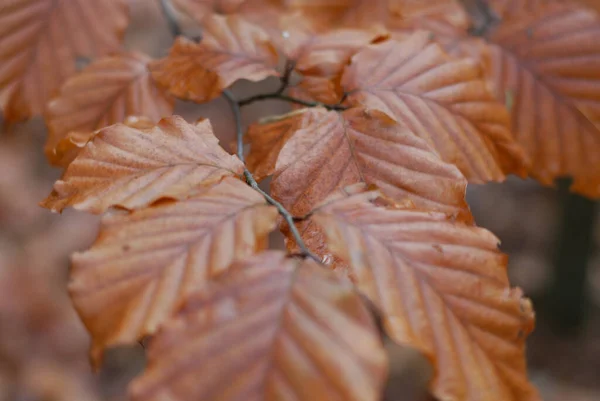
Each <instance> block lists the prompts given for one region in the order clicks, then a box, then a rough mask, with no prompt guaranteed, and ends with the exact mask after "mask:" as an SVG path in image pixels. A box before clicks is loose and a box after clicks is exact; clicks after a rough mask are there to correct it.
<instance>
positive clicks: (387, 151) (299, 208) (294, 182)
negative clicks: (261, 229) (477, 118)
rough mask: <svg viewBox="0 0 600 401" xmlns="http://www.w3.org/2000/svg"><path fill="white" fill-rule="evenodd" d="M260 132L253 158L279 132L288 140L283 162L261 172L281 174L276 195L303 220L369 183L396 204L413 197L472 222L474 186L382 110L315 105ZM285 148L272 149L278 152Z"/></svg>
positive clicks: (275, 179) (281, 154)
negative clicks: (343, 190) (338, 192)
mask: <svg viewBox="0 0 600 401" xmlns="http://www.w3.org/2000/svg"><path fill="white" fill-rule="evenodd" d="M254 129H255V130H257V132H256V133H255V134H253V136H252V137H251V139H253V140H254V141H253V142H252V145H251V146H252V147H251V152H250V156H249V157H252V156H253V155H254V154H255V153H256V152H259V153H260V152H264V149H265V148H266V147H268V146H272V144H273V141H274V139H273V138H276V135H277V132H278V131H279V133H280V135H282V137H280V138H278V139H277V140H278V141H279V143H278V145H277V147H280V148H281V150H280V151H279V152H278V153H279V154H278V157H277V161H276V163H275V165H274V166H273V164H272V162H273V160H274V158H273V157H269V158H265V159H263V160H262V164H260V165H257V167H260V168H261V169H262V171H263V172H265V173H267V172H271V171H273V170H274V176H273V181H272V184H271V189H272V193H273V196H274V197H276V198H277V199H278V200H280V201H281V202H282V203H283V204H284V205H285V206H286V207H287V208H288V209H289V210H290V211H291V212H292V213H293V214H295V215H299V216H302V215H304V214H306V213H308V212H309V211H310V210H312V208H313V207H314V206H315V205H316V204H317V203H319V202H321V201H322V200H324V199H325V198H326V197H327V196H328V195H329V194H330V193H331V192H332V191H334V190H335V189H336V188H338V187H340V186H346V185H349V184H353V183H356V182H366V183H368V184H376V185H378V186H380V187H381V188H383V190H384V192H385V193H386V194H388V195H389V196H391V197H393V198H395V199H399V200H401V199H404V198H409V199H411V200H412V201H413V202H415V203H416V204H418V205H422V206H424V207H429V208H432V209H437V210H442V211H444V212H447V213H450V214H454V215H456V216H458V217H460V218H463V219H467V220H469V219H470V212H469V210H468V207H467V205H466V203H465V200H464V195H465V188H466V181H465V179H464V177H463V176H462V175H461V174H460V172H459V171H458V169H456V168H455V167H454V166H452V165H450V164H447V163H444V162H443V161H442V160H440V159H439V157H438V156H437V155H436V154H435V153H434V152H433V151H432V149H431V148H430V147H429V146H428V145H427V143H426V142H425V141H423V140H422V139H420V138H419V137H417V136H416V135H414V134H413V133H412V132H411V131H410V130H409V129H407V128H406V127H403V126H401V125H400V124H398V123H396V122H395V121H393V120H392V119H391V118H390V117H388V116H387V115H385V114H384V113H381V112H379V111H377V110H366V109H362V108H355V109H350V110H346V111H344V112H343V113H337V112H335V111H327V110H325V109H322V108H312V109H307V110H305V111H304V112H303V113H296V114H292V115H291V116H290V117H289V118H288V119H285V120H282V121H278V122H275V123H271V124H265V125H263V126H261V127H258V126H255V127H254ZM258 132H265V133H267V134H266V135H264V136H261V135H259V134H258ZM292 133H293V134H292ZM286 137H289V138H288V139H287V142H285V140H286ZM283 142H285V144H283ZM282 144H283V146H281V145H282ZM277 147H276V146H272V147H271V149H272V152H277ZM250 160H252V159H250ZM263 175H264V174H263Z"/></svg>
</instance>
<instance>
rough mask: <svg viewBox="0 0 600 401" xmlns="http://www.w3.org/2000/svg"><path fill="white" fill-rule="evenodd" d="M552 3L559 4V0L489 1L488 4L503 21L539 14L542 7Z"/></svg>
mask: <svg viewBox="0 0 600 401" xmlns="http://www.w3.org/2000/svg"><path fill="white" fill-rule="evenodd" d="M550 3H557V0H488V2H487V4H488V5H489V6H490V8H491V9H492V10H493V12H494V14H496V16H497V17H499V18H501V19H503V20H510V19H512V18H515V17H517V18H518V17H520V16H523V15H524V14H529V13H536V12H539V11H540V10H541V8H542V7H545V6H547V5H549V4H550Z"/></svg>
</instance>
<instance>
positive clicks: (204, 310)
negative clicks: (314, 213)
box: [130, 252, 387, 401]
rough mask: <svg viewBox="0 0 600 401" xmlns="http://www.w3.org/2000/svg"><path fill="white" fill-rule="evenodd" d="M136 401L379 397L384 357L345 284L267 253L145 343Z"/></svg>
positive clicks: (365, 400) (370, 400)
mask: <svg viewBox="0 0 600 401" xmlns="http://www.w3.org/2000/svg"><path fill="white" fill-rule="evenodd" d="M148 357H149V365H148V368H147V369H146V372H145V373H144V374H143V375H142V376H141V377H140V378H138V379H137V380H135V381H134V382H133V384H132V386H131V387H130V394H131V396H132V399H133V400H134V401H141V400H144V401H146V400H148V401H154V400H165V399H169V400H173V401H187V400H189V401H192V400H193V401H204V400H206V401H209V400H223V401H225V400H242V399H243V400H289V401H292V400H295V401H316V400H344V401H376V400H379V399H380V396H381V390H382V387H383V382H384V380H385V376H386V370H387V366H386V365H387V361H386V355H385V352H384V350H383V345H382V343H381V339H380V338H379V333H378V331H377V328H376V326H375V324H374V322H373V320H372V318H371V316H370V314H369V312H368V310H367V309H366V308H365V306H364V305H363V304H362V301H361V299H360V298H359V297H358V296H357V295H356V294H355V293H354V291H353V288H352V287H351V286H350V285H347V284H346V283H344V282H343V281H341V280H340V279H339V278H338V276H337V275H335V273H333V272H330V271H328V270H326V269H324V268H322V267H321V266H318V265H317V264H316V263H314V262H312V261H309V260H307V261H300V260H296V259H286V258H285V254H284V253H282V252H265V253H262V254H260V255H257V256H255V257H253V258H250V259H248V260H246V261H242V262H239V263H237V264H236V265H235V266H233V267H232V268H231V269H230V270H229V271H228V272H227V273H225V274H223V275H222V276H220V277H219V278H218V279H217V280H216V281H215V282H214V283H211V285H210V286H209V287H208V288H207V289H205V290H203V291H200V292H198V293H196V294H194V295H192V296H191V297H190V298H189V299H188V300H187V302H186V303H185V304H184V306H183V307H182V309H181V310H180V311H179V313H178V314H177V315H176V317H175V318H174V319H173V320H171V321H170V322H169V323H168V324H167V325H165V327H164V329H163V330H161V331H160V332H159V333H158V334H157V336H156V337H155V338H154V339H153V341H152V342H151V344H150V349H149V355H148Z"/></svg>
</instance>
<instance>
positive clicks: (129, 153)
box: [42, 116, 244, 213]
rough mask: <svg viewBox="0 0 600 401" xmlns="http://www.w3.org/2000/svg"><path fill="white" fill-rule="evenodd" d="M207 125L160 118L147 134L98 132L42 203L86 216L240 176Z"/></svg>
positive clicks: (120, 127) (119, 127) (121, 129)
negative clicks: (82, 211)
mask: <svg viewBox="0 0 600 401" xmlns="http://www.w3.org/2000/svg"><path fill="white" fill-rule="evenodd" d="M218 142H219V141H218V139H217V138H216V137H215V136H214V134H213V132H212V127H211V125H210V122H209V121H208V120H203V121H200V122H199V123H198V124H196V125H191V124H188V123H186V122H185V121H184V120H183V119H182V118H181V117H178V116H173V117H169V118H165V119H162V120H161V121H160V122H159V123H158V125H157V126H156V127H155V128H153V129H135V128H132V127H129V126H127V125H124V124H116V125H113V126H110V127H108V128H104V129H102V130H100V131H99V132H98V133H97V134H96V135H95V136H94V137H93V138H92V139H91V140H90V141H89V142H88V143H87V144H86V146H85V147H84V149H83V150H82V151H81V152H80V153H79V155H78V156H77V157H76V158H75V160H74V161H73V162H72V163H71V164H70V165H69V167H68V168H67V170H66V171H65V174H64V175H63V177H62V179H61V180H59V181H57V182H56V183H55V184H54V190H53V191H52V193H51V194H50V196H49V197H48V198H47V199H46V200H45V201H44V202H43V203H42V206H43V207H46V208H48V209H51V210H53V211H58V212H60V211H62V210H63V209H64V208H65V207H67V206H72V207H74V208H75V209H78V210H85V211H88V212H91V213H102V212H104V211H106V210H107V209H108V208H110V207H114V206H118V207H121V208H125V209H139V208H142V207H145V206H147V205H149V204H151V203H153V202H155V201H157V200H159V199H164V198H169V199H183V198H185V197H187V196H188V195H189V194H190V192H191V191H193V190H195V189H197V188H198V187H199V186H207V185H211V184H213V183H215V182H218V181H219V180H221V179H222V178H223V177H226V176H232V175H233V176H235V175H240V174H241V173H242V172H243V169H244V166H243V164H242V162H241V161H240V160H239V159H238V158H237V157H235V156H231V155H229V154H228V153H227V152H225V151H224V150H223V149H222V148H221V147H220V146H219V145H218Z"/></svg>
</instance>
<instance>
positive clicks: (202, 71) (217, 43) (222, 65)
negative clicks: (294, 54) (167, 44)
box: [150, 15, 278, 103]
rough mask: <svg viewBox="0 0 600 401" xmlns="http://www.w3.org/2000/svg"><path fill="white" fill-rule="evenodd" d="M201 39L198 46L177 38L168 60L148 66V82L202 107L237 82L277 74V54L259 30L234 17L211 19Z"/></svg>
mask: <svg viewBox="0 0 600 401" xmlns="http://www.w3.org/2000/svg"><path fill="white" fill-rule="evenodd" d="M203 35H204V36H203V38H202V42H201V43H200V44H197V43H195V42H193V41H191V40H188V39H185V38H184V37H179V38H178V39H177V41H176V42H175V44H174V45H173V48H172V49H171V52H170V54H169V56H167V57H166V58H164V59H161V60H158V61H155V62H153V63H151V64H150V70H151V71H152V76H153V77H154V79H156V81H157V82H158V83H159V84H161V85H163V86H165V87H166V88H168V89H169V91H170V92H171V93H172V94H173V95H175V96H177V97H179V98H182V99H187V100H192V101H195V102H198V103H202V102H207V101H209V100H211V99H214V98H215V97H218V96H219V95H220V94H221V92H223V89H225V88H227V87H229V86H231V85H232V84H233V83H234V82H235V81H237V80H239V79H247V80H250V81H261V80H263V79H265V78H267V77H269V76H271V75H274V76H277V75H278V73H277V71H276V70H275V67H277V61H278V57H277V52H276V50H275V48H274V46H273V44H272V43H271V40H270V39H269V35H268V34H267V33H266V32H265V31H264V30H262V29H261V28H260V27H259V26H257V25H254V24H252V23H250V22H247V21H245V20H244V19H242V18H241V17H240V16H237V15H229V16H220V15H211V16H210V17H207V18H205V19H204V31H203Z"/></svg>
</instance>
